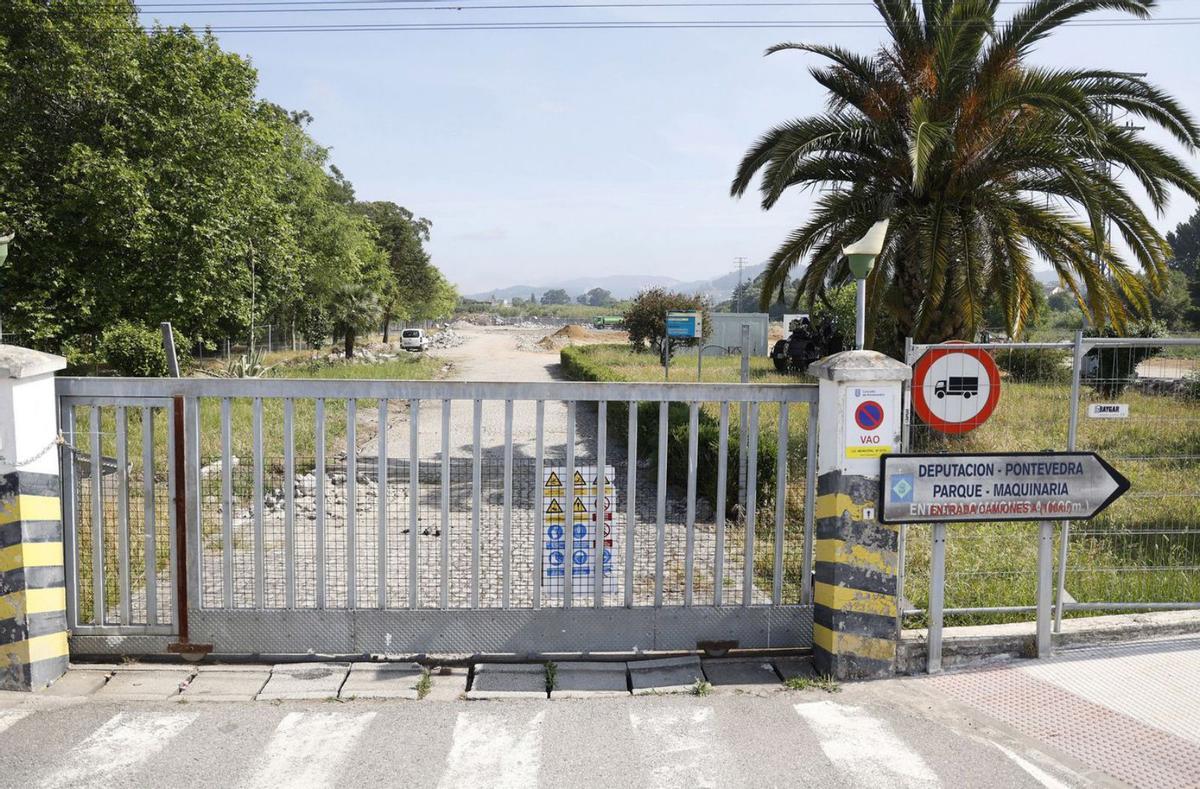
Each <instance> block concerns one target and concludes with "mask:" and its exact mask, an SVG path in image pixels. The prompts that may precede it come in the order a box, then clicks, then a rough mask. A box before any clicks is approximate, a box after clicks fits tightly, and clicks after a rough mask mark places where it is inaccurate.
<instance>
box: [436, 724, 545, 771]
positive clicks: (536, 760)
mask: <svg viewBox="0 0 1200 789" xmlns="http://www.w3.org/2000/svg"><path fill="white" fill-rule="evenodd" d="M545 717H546V713H545V712H539V713H538V714H537V715H535V716H534V717H533V718H532V719H531V720H530V721H529V722H528V723H526V724H525V725H524V726H523V727H522V729H521V731H519V732H515V733H514V732H512V731H511V730H510V729H509V725H508V723H507V722H506V721H505V720H504V719H503V718H502V717H500V716H499V715H495V714H492V713H486V712H460V713H459V714H458V719H457V720H455V722H454V740H453V742H452V743H451V745H450V753H448V754H447V755H446V771H445V772H444V773H442V779H441V781H439V782H438V786H439V787H441V788H442V789H452V788H453V787H460V786H470V787H473V789H474V788H476V787H513V788H514V789H517V788H518V787H521V788H522V789H523V787H528V786H537V781H538V770H539V769H540V768H541V762H542V721H543V720H544V719H545Z"/></svg>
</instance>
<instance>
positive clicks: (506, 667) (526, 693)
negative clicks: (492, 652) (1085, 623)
mask: <svg viewBox="0 0 1200 789" xmlns="http://www.w3.org/2000/svg"><path fill="white" fill-rule="evenodd" d="M467 698H468V699H533V698H542V699H544V698H546V666H545V665H544V664H542V663H480V664H478V665H476V666H475V678H474V680H473V681H472V682H471V689H470V690H469V691H467Z"/></svg>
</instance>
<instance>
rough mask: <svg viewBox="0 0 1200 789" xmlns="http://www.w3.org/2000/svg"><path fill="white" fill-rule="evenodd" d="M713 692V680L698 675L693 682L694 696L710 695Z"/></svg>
mask: <svg viewBox="0 0 1200 789" xmlns="http://www.w3.org/2000/svg"><path fill="white" fill-rule="evenodd" d="M712 692H713V686H712V683H711V682H709V681H708V680H706V679H702V678H700V677H696V681H695V682H694V683H692V691H691V693H692V695H693V696H709V695H712Z"/></svg>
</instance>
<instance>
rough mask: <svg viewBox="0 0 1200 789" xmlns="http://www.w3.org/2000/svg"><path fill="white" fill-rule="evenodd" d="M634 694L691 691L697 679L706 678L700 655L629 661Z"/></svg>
mask: <svg viewBox="0 0 1200 789" xmlns="http://www.w3.org/2000/svg"><path fill="white" fill-rule="evenodd" d="M629 679H630V682H631V684H632V685H633V695H635V696H642V695H647V694H652V693H691V692H692V690H693V689H694V688H695V686H696V682H697V680H703V679H704V669H703V667H701V665H700V658H698V657H677V658H662V659H659V660H637V661H630V663H629Z"/></svg>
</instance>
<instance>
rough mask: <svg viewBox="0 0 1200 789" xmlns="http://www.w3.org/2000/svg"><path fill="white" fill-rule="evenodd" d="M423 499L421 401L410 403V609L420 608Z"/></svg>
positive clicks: (410, 401) (411, 401)
mask: <svg viewBox="0 0 1200 789" xmlns="http://www.w3.org/2000/svg"><path fill="white" fill-rule="evenodd" d="M420 498H421V401H420V400H409V401H408V607H409V608H417V607H418V606H420V604H421V601H420V599H419V596H420V577H419V572H420V570H419V565H418V563H417V558H418V557H417V515H418V505H419V504H420Z"/></svg>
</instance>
